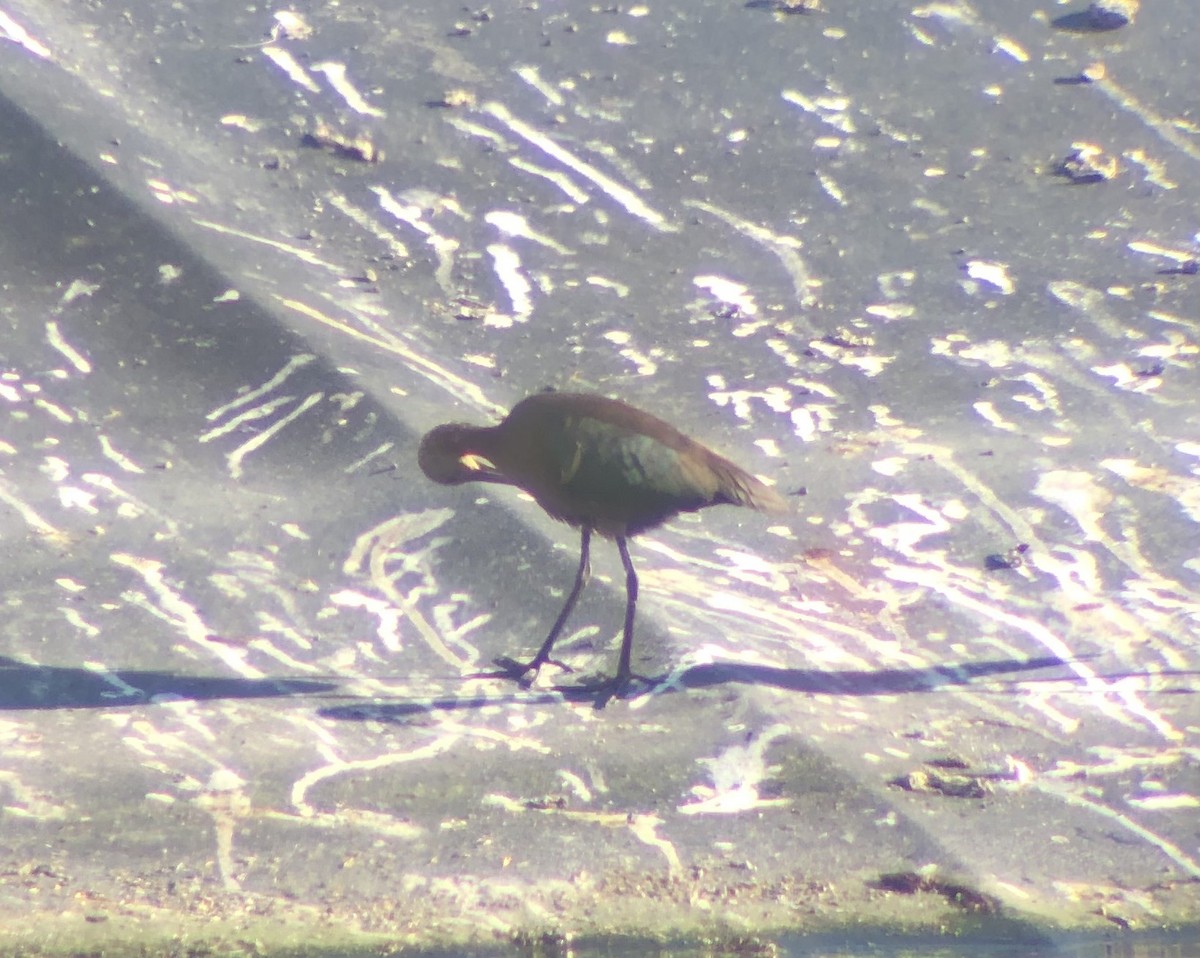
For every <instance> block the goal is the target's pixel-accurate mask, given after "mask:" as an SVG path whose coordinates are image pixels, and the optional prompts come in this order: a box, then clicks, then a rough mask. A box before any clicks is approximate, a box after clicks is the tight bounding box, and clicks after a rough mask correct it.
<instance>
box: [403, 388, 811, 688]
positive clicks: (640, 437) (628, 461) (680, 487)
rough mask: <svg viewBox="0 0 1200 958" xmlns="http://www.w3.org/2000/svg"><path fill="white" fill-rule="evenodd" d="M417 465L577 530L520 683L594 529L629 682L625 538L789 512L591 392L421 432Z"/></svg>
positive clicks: (537, 399) (632, 579)
mask: <svg viewBox="0 0 1200 958" xmlns="http://www.w3.org/2000/svg"><path fill="white" fill-rule="evenodd" d="M418 462H419V463H420V466H421V469H422V471H423V472H424V473H425V475H426V476H428V477H429V478H430V479H432V480H434V481H435V482H439V483H442V484H443V485H458V484H460V483H463V482H471V481H483V482H500V483H505V484H508V485H513V486H517V487H519V488H521V489H524V490H525V491H526V492H528V493H529V494H530V495H531V496H533V498H534V499H535V500H537V503H538V505H540V506H541V507H542V508H543V509H545V510H546V512H547V513H549V514H550V515H551V516H553V517H554V518H556V519H560V520H562V521H563V522H567V523H569V524H571V525H572V526H575V527H576V528H578V529H580V530H581V535H582V538H581V546H580V563H579V571H578V573H577V574H576V580H575V588H574V589H573V590H572V592H571V594H570V596H569V597H568V599H567V603H566V605H565V606H564V608H563V610H562V613H561V614H560V615H559V617H558V621H556V622H555V625H554V627H553V629H551V632H550V635H549V636H548V637H547V639H546V641H545V642H544V643H543V645H542V648H541V650H540V651H539V652H538V654H537V655H536V656H535V657H534V659H533V660H532V661H530V662H529V663H527V664H524V665H522V664H520V663H512V662H507V665H508V668H507V669H506V672H507V674H515V675H516V676H517V677H520V676H521V675H524V674H525V673H526V672H528V671H530V670H536V669H537V668H538V667H540V666H541V665H542V664H544V663H545V662H547V661H549V655H550V649H551V647H552V646H553V644H554V640H555V639H556V638H557V637H558V633H559V632H560V631H561V630H562V627H563V625H564V624H565V623H566V619H567V616H568V615H569V614H570V612H571V609H572V608H573V607H574V605H575V601H576V600H577V599H578V598H579V593H580V592H581V591H582V590H583V586H584V584H585V583H586V582H587V578H588V572H589V562H588V548H589V542H590V536H591V533H592V532H593V531H595V532H598V533H600V534H601V535H603V536H607V537H609V538H612V539H615V540H616V542H617V547H618V549H619V550H620V552H621V559H622V562H624V564H625V571H626V587H627V592H628V602H627V607H626V616H625V619H626V621H625V636H624V643H623V645H622V647H621V662H620V667H619V669H618V672H617V676H616V679H615V680H614V681H615V683H616V684H617V685H623V684H625V682H627V681H628V679H629V678H630V676H631V675H632V673H631V671H630V666H629V656H630V650H631V645H632V640H633V615H634V609H635V607H636V601H637V575H636V573H635V572H634V571H633V565H632V562H631V561H630V560H629V552H628V549H627V547H626V543H625V539H626V537H627V536H632V535H637V534H638V533H640V532H644V531H646V530H647V529H652V528H654V527H655V526H657V525H659V524H661V523H663V522H665V521H666V520H668V519H670V518H671V517H672V516H674V515H677V514H678V513H680V512H695V511H696V510H698V509H703V508H704V507H706V506H712V505H719V504H722V503H727V504H731V505H742V506H750V507H751V508H754V509H758V510H761V511H765V512H782V511H785V510H786V509H787V508H788V506H787V503H786V501H785V500H784V499H783V498H782V497H781V496H780V495H779V494H778V493H777V492H775V491H774V490H773V489H771V488H770V487H769V486H767V485H765V484H764V483H762V482H760V481H759V480H758V479H756V478H754V477H753V476H752V475H750V474H749V473H748V472H746V471H744V470H743V469H741V468H739V467H738V466H736V465H734V464H733V463H732V462H730V461H729V460H728V459H725V458H723V457H722V456H719V455H717V454H716V453H715V452H713V451H712V450H711V449H708V448H707V447H705V446H703V445H701V444H700V443H698V442H696V441H695V440H694V439H691V438H689V437H688V436H685V435H684V434H683V433H681V432H680V431H679V430H678V429H676V428H675V427H674V426H672V425H670V424H669V423H667V422H664V421H663V420H661V419H659V418H658V417H657V416H654V415H651V414H650V413H648V412H645V411H643V410H641V409H637V408H635V407H633V406H630V405H628V404H627V403H623V402H620V401H618V400H615V399H606V398H604V397H603V396H595V395H591V394H587V393H553V392H547V393H538V394H536V395H533V396H529V397H528V398H526V399H523V400H522V401H521V402H519V403H517V405H516V406H514V407H513V409H512V411H511V412H510V413H509V414H508V416H507V417H505V419H504V420H503V421H502V422H500V423H499V424H497V425H495V426H469V425H465V424H462V423H447V424H446V425H442V426H438V427H437V428H436V429H433V430H431V431H430V432H429V433H428V434H426V436H425V438H424V439H423V440H422V441H421V447H420V451H419V453H418Z"/></svg>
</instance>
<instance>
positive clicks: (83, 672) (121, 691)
mask: <svg viewBox="0 0 1200 958" xmlns="http://www.w3.org/2000/svg"><path fill="white" fill-rule="evenodd" d="M336 687H337V686H336V684H335V683H333V682H318V681H312V680H308V679H244V678H237V677H229V676H219V675H181V674H179V673H177V672H167V671H160V670H146V669H95V670H93V669H86V668H79V667H78V666H58V665H31V664H29V663H26V662H19V661H17V660H16V659H13V658H9V657H8V656H3V655H0V709H11V710H20V709H85V708H129V707H130V706H136V705H146V704H155V703H161V702H168V701H175V700H180V699H183V700H194V701H203V700H210V699H252V698H279V697H282V696H288V695H310V694H314V693H317V692H328V691H329V690H331V689H334V688H336Z"/></svg>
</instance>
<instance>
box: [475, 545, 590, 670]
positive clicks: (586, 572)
mask: <svg viewBox="0 0 1200 958" xmlns="http://www.w3.org/2000/svg"><path fill="white" fill-rule="evenodd" d="M591 542H592V530H591V528H590V527H588V526H584V527H583V531H582V532H581V533H580V536H579V568H578V569H577V570H576V571H575V585H573V586H572V587H571V594H570V595H569V596H567V601H566V603H564V605H563V607H562V611H561V612H560V613H558V618H557V619H555V620H554V625H552V626H551V627H550V634H549V635H547V636H546V641H545V642H543V643H542V647H541V648H540V649H538V653H537V655H535V656H534V657H533V658H532V659H530V660H529V661H528V662H515V661H513V660H512V659H510V658H508V657H507V656H504V657H502V658H499V659H496V664H497V665H498V666H500V667H501V668H502V669H504V672H503V673H501V674H503V675H507V676H510V677H512V678H514V679H520V678H521V677H522V676H524V675H525V674H526V673H527V672H533V673H534V674H535V675H536V674H537V670H538V669H540V668H541V667H542V666H543V665H545V664H546V663H547V662H550V663H551V664H553V665H557V666H558V667H559V668H560V669H563V670H564V671H566V672H570V671H571V668H570V666H568V665H565V664H563V663H562V662H559V661H557V660H555V659H552V658H550V650H551V649H552V648H553V647H554V643H555V641H557V639H558V636H559V633H560V632H562V630H563V626H564V625H566V624H567V619H568V618H569V617H570V615H571V612H572V610H573V609H574V608H575V603H576V602H578V601H579V595H580V593H581V592H583V588H584V586H586V585H587V584H588V579H589V578H591V575H592V564H591V555H590V554H591Z"/></svg>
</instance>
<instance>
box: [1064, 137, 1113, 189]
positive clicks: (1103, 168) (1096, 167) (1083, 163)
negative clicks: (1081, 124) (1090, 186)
mask: <svg viewBox="0 0 1200 958" xmlns="http://www.w3.org/2000/svg"><path fill="white" fill-rule="evenodd" d="M1054 172H1055V173H1057V174H1058V175H1059V176H1065V177H1066V178H1067V179H1069V180H1070V181H1071V182H1072V183H1099V182H1101V181H1102V180H1111V179H1113V178H1114V177H1115V176H1116V175H1117V174H1118V173H1120V172H1121V163H1120V161H1119V160H1118V159H1117V158H1116V157H1115V156H1113V155H1112V154H1110V153H1106V152H1105V151H1104V148H1103V147H1099V146H1096V144H1094V143H1072V144H1071V152H1070V153H1069V154H1067V157H1066V159H1064V160H1063V161H1062V162H1061V163H1059V164H1058V166H1057V167H1055V169H1054Z"/></svg>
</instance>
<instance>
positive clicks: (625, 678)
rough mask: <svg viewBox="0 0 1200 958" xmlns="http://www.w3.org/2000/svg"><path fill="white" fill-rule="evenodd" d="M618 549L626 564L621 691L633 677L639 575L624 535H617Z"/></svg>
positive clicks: (618, 682)
mask: <svg viewBox="0 0 1200 958" xmlns="http://www.w3.org/2000/svg"><path fill="white" fill-rule="evenodd" d="M617 551H618V552H620V553H621V564H622V565H624V566H625V631H624V634H623V635H622V637H621V657H620V659H619V660H618V663H617V676H616V679H615V680H614V682H615V685H616V689H617V691H620V690H621V689H622V688H623V687H624V686H625V685H626V684H627V683H628V682H629V680H630V679H631V678H632V677H633V670H632V669H631V668H630V665H629V660H630V658H631V656H632V655H633V616H634V614H635V613H636V612H637V597H638V577H637V572H635V571H634V568H633V560H632V559H631V558H629V546H628V545H627V544H626V542H625V537H624V536H617Z"/></svg>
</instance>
